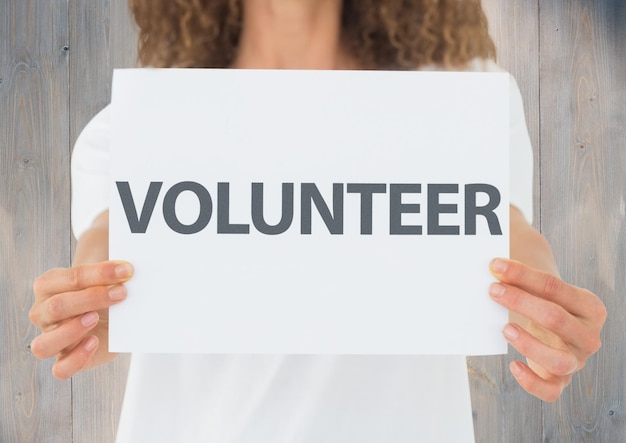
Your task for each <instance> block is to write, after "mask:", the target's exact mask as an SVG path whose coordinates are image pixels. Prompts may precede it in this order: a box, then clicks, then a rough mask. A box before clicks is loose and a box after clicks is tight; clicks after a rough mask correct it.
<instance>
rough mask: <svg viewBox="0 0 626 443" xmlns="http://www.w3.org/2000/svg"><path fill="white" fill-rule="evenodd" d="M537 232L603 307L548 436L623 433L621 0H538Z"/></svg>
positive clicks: (624, 44)
mask: <svg viewBox="0 0 626 443" xmlns="http://www.w3.org/2000/svg"><path fill="white" fill-rule="evenodd" d="M541 11H542V17H544V19H543V20H542V24H541V54H542V57H541V60H542V63H541V106H542V110H543V112H542V121H541V127H542V132H541V139H542V143H543V144H542V159H543V161H542V170H541V182H542V187H543V193H542V205H541V206H542V213H543V218H542V220H543V221H544V222H543V224H542V226H543V229H544V233H545V234H546V236H547V237H548V239H549V240H550V241H551V243H552V245H553V247H554V250H555V255H556V258H557V261H558V263H559V266H560V269H561V271H562V274H563V277H564V278H565V279H566V280H568V281H571V282H573V283H575V284H577V285H580V286H583V287H586V288H589V289H590V290H592V291H594V292H595V293H597V294H598V295H599V296H600V297H601V298H602V299H603V300H604V302H605V304H606V305H607V307H608V310H609V321H608V323H607V327H606V329H605V331H604V342H605V347H604V349H603V350H601V351H600V353H599V354H598V355H597V356H595V357H594V358H592V359H591V360H590V361H589V363H588V364H587V366H586V367H585V369H584V370H583V371H581V372H580V373H579V374H577V376H576V377H575V378H574V381H573V383H572V385H571V387H570V388H569V389H568V390H567V391H566V392H565V394H564V395H563V397H562V398H561V400H560V401H558V402H557V403H555V404H552V405H547V404H546V405H545V406H544V420H545V425H544V434H545V436H544V441H546V442H621V441H626V429H625V428H624V416H625V414H624V410H623V405H624V374H626V371H625V367H624V352H623V343H624V342H625V340H626V328H625V327H624V319H625V318H626V316H625V314H626V312H625V308H624V300H623V294H624V291H625V290H626V287H625V285H624V284H625V282H624V276H623V274H624V267H625V264H626V263H625V261H624V257H625V252H624V251H626V243H625V240H626V238H625V230H626V228H625V221H624V220H625V213H624V198H625V193H626V135H625V125H626V61H625V60H626V8H625V4H624V2H623V1H621V0H613V1H608V0H606V1H601V2H598V1H586V0H584V1H583V0H580V1H572V2H551V1H547V0H546V1H542V2H541Z"/></svg>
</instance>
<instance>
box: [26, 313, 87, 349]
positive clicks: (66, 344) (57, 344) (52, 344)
mask: <svg viewBox="0 0 626 443" xmlns="http://www.w3.org/2000/svg"><path fill="white" fill-rule="evenodd" d="M98 320H99V316H98V313H97V312H88V313H86V314H84V315H82V316H81V317H76V318H74V319H72V320H70V321H68V322H66V323H64V324H63V325H61V326H59V327H58V328H56V329H53V330H52V331H50V332H46V333H45V334H42V335H40V336H38V337H36V338H35V339H34V340H33V341H32V342H31V345H30V346H31V351H32V353H33V355H34V356H35V357H37V358H41V359H46V358H50V357H54V356H55V355H57V354H60V353H61V352H63V350H65V349H68V348H72V347H73V346H75V345H76V343H78V342H80V341H81V340H82V339H83V337H84V336H85V335H86V334H87V333H88V332H89V331H90V330H91V329H93V328H94V327H95V326H96V325H97V324H98Z"/></svg>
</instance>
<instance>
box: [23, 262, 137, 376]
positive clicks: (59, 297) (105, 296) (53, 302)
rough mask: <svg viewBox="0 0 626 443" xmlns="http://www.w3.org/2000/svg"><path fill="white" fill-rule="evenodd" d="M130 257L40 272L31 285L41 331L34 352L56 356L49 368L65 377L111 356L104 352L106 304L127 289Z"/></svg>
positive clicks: (34, 313)
mask: <svg viewBox="0 0 626 443" xmlns="http://www.w3.org/2000/svg"><path fill="white" fill-rule="evenodd" d="M132 274H133V267H132V265H131V264H130V263H127V262H120V261H104V262H100V263H93V264H84V265H79V266H75V267H71V268H57V269H51V270H50V271H48V272H46V273H45V274H42V275H41V276H40V277H38V278H37V279H36V280H35V282H34V285H33V291H34V293H35V303H34V304H33V306H32V308H31V310H30V313H29V317H30V320H31V321H32V322H33V324H34V325H35V326H37V327H38V328H39V329H41V331H42V334H41V335H39V336H38V337H36V338H35V339H34V340H33V341H32V343H31V350H32V352H33V354H34V355H35V357H37V358H41V359H46V358H51V357H56V360H57V361H56V362H55V363H54V365H53V367H52V374H53V375H54V376H55V377H56V378H58V379H62V380H63V379H67V378H69V377H71V376H72V375H74V374H76V373H77V372H79V371H82V370H84V369H89V368H92V367H94V366H98V365H100V364H103V363H106V362H108V361H110V360H111V359H113V358H114V357H115V354H111V353H109V352H108V330H109V321H108V314H109V306H112V305H114V304H117V303H120V302H121V301H123V300H124V299H125V298H126V295H127V292H126V288H125V287H124V285H123V283H124V282H126V281H128V280H129V279H130V278H131V277H132Z"/></svg>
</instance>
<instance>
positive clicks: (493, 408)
mask: <svg viewBox="0 0 626 443" xmlns="http://www.w3.org/2000/svg"><path fill="white" fill-rule="evenodd" d="M483 7H484V9H485V13H486V14H487V18H488V20H489V30H490V33H491V35H492V37H493V39H494V41H495V43H496V47H497V50H498V64H499V65H500V66H502V67H503V68H504V69H506V70H507V71H509V72H510V73H511V74H512V75H513V77H515V78H516V80H517V83H518V85H519V87H520V91H521V93H522V98H523V100H524V108H525V112H526V120H527V122H528V130H529V133H530V136H531V142H532V145H533V148H534V156H535V168H536V170H538V169H537V168H538V167H539V165H540V155H539V142H540V140H539V69H538V68H539V8H538V5H537V3H536V2H530V1H524V2H520V1H516V2H502V1H500V0H483ZM535 179H536V180H535V194H536V195H538V193H539V191H540V188H539V180H538V175H537V176H536V177H535ZM536 201H537V202H538V201H539V199H536ZM534 213H535V225H536V226H539V219H540V217H539V216H540V212H539V205H538V204H536V205H535V209H534ZM519 358H520V355H519V354H518V353H517V352H515V350H514V349H512V348H510V352H509V355H507V356H494V357H472V358H468V370H469V375H470V388H471V394H472V409H473V415H474V434H475V436H476V441H477V442H502V443H505V442H507V443H508V442H519V443H525V442H538V441H540V440H541V427H542V415H541V402H540V401H539V400H538V399H536V398H534V397H531V396H529V395H527V394H526V393H525V392H524V390H523V389H522V388H521V387H520V386H519V385H518V384H517V383H516V382H515V380H514V378H513V376H512V375H511V373H510V371H509V363H510V362H511V361H513V360H514V359H519ZM520 410H523V411H525V412H524V414H520V413H519V411H520ZM520 429H524V433H520V432H519V430H520Z"/></svg>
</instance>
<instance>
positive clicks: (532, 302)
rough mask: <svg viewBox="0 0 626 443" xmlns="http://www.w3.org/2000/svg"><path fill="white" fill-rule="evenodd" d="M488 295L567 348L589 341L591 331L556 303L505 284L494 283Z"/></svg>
mask: <svg viewBox="0 0 626 443" xmlns="http://www.w3.org/2000/svg"><path fill="white" fill-rule="evenodd" d="M489 295H490V296H491V298H492V299H493V300H494V301H496V302H497V303H499V304H501V305H502V306H504V307H505V308H507V309H509V310H510V311H513V312H516V313H518V314H521V315H522V316H524V317H526V318H528V319H529V320H532V321H533V322H535V323H537V324H538V325H540V326H541V327H543V328H545V329H547V330H548V331H550V332H552V333H554V334H556V335H557V336H559V337H560V338H561V339H562V340H563V341H564V342H566V343H568V344H571V345H574V346H581V345H582V343H583V342H585V341H586V340H587V339H588V338H589V335H590V334H589V331H588V328H587V327H586V326H585V325H583V324H582V323H581V322H580V320H579V319H578V318H577V317H575V316H573V315H572V314H570V313H569V312H567V311H566V310H565V309H563V308H562V307H561V306H559V305H557V304H556V303H552V302H550V301H547V300H544V299H541V298H539V297H535V296H534V295H532V294H529V293H528V292H526V291H523V290H521V289H520V288H517V287H515V286H509V285H505V284H502V283H492V284H491V286H490V288H489Z"/></svg>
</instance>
